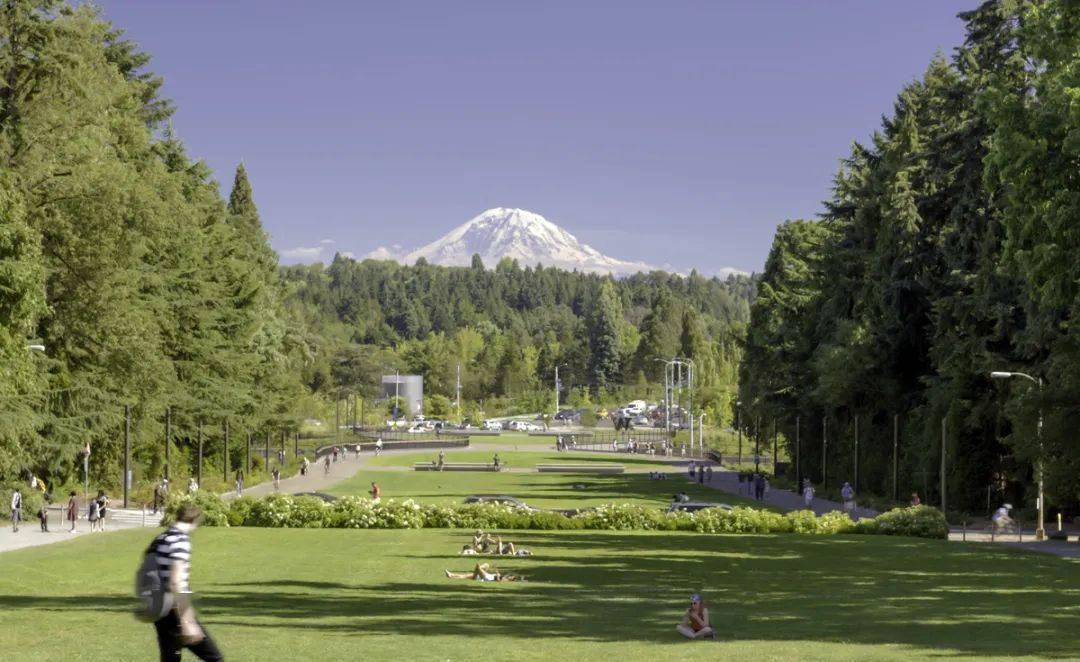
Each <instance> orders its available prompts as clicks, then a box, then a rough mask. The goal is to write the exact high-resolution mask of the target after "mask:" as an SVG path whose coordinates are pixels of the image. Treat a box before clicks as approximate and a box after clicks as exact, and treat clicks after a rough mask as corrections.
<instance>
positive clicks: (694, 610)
mask: <svg viewBox="0 0 1080 662" xmlns="http://www.w3.org/2000/svg"><path fill="white" fill-rule="evenodd" d="M675 629H676V630H678V631H679V634H681V635H682V636H684V637H686V638H687V639H704V638H705V637H711V638H713V639H716V630H714V629H713V628H712V625H710V624H709V608H708V607H706V606H705V601H704V600H702V599H701V596H700V595H698V594H697V593H695V594H693V595H691V596H690V608H689V609H687V610H686V613H685V614H683V619H682V621H681V622H680V623H679V624H678V625H677V626H676V627H675Z"/></svg>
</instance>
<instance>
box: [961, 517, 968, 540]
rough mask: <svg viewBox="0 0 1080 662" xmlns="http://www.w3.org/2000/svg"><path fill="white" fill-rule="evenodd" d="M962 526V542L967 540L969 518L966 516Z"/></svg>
mask: <svg viewBox="0 0 1080 662" xmlns="http://www.w3.org/2000/svg"><path fill="white" fill-rule="evenodd" d="M962 526H963V527H964V528H963V529H962V531H961V533H960V540H961V542H967V519H966V518H965V519H964V521H963V525H962Z"/></svg>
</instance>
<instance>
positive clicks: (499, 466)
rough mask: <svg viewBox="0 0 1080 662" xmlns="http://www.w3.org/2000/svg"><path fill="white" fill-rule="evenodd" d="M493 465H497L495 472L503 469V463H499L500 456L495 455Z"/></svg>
mask: <svg viewBox="0 0 1080 662" xmlns="http://www.w3.org/2000/svg"><path fill="white" fill-rule="evenodd" d="M492 464H493V465H495V471H498V470H499V469H501V468H502V462H500V461H499V454H498V453H495V457H494V458H492Z"/></svg>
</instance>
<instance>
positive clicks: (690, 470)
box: [686, 460, 696, 480]
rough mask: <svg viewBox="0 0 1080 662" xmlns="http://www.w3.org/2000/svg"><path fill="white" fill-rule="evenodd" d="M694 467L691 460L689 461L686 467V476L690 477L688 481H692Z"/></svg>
mask: <svg viewBox="0 0 1080 662" xmlns="http://www.w3.org/2000/svg"><path fill="white" fill-rule="evenodd" d="M695 466H696V465H695V464H694V461H693V460H690V463H689V464H687V465H686V475H687V476H689V477H690V480H694V468H695Z"/></svg>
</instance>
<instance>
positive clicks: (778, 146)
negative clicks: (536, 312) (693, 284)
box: [97, 0, 978, 273]
mask: <svg viewBox="0 0 1080 662" xmlns="http://www.w3.org/2000/svg"><path fill="white" fill-rule="evenodd" d="M97 4H98V6H100V7H102V8H103V11H104V13H105V16H106V17H107V18H108V19H110V20H111V21H113V22H114V23H115V24H116V25H117V26H119V27H121V28H123V29H125V30H126V32H127V36H128V38H130V39H132V40H134V41H135V42H137V43H138V44H139V45H140V46H141V48H142V49H143V50H144V51H146V52H148V53H150V54H151V56H152V57H153V60H152V61H151V64H150V67H151V69H152V70H153V71H155V72H156V73H157V74H159V75H161V76H163V77H164V79H165V86H164V92H163V93H164V95H165V96H167V97H169V98H171V99H173V100H174V101H175V102H176V104H177V106H178V111H177V113H176V115H175V116H174V118H173V129H174V131H175V132H176V134H177V135H178V136H179V137H180V138H181V139H182V140H183V141H184V142H185V144H186V145H187V146H188V150H189V153H190V154H191V155H193V156H195V157H196V158H200V159H203V160H205V161H206V162H207V163H208V164H209V165H210V166H211V167H212V168H213V169H214V172H215V173H216V176H217V178H218V180H219V181H220V182H221V184H222V186H223V191H224V193H225V194H227V193H228V187H229V186H230V185H231V182H232V176H233V171H234V169H235V167H236V165H237V164H238V163H239V162H241V161H243V163H244V164H245V167H246V168H247V170H248V173H249V175H250V177H251V180H252V186H253V187H254V191H255V200H256V203H257V204H258V206H259V210H260V213H261V217H262V221H263V224H264V226H265V227H266V229H267V231H268V232H269V233H270V235H271V241H272V243H273V246H274V248H276V249H277V250H278V251H279V252H280V253H281V255H282V262H283V263H286V264H288V263H294V262H297V261H314V260H317V259H321V260H323V261H329V260H330V259H332V257H333V254H334V253H335V252H342V253H348V254H352V255H355V256H357V257H360V256H363V255H364V254H365V253H367V252H368V251H371V250H373V249H375V248H376V247H378V246H382V245H400V246H403V247H405V248H416V247H418V246H420V245H423V244H426V243H428V242H430V241H433V240H435V239H436V238H438V237H440V236H442V235H443V234H445V233H446V232H448V231H449V230H450V229H452V228H454V227H456V226H457V225H460V224H461V223H464V222H465V221H467V220H468V219H470V218H472V217H473V216H475V215H477V214H479V213H480V212H482V211H484V210H485V209H488V208H491V207H520V208H523V209H528V210H530V211H534V212H536V213H539V214H541V215H543V216H545V217H546V218H548V220H551V221H553V222H555V223H558V224H559V225H561V226H563V227H565V228H566V229H567V230H569V231H570V232H571V233H573V234H574V235H575V236H577V237H578V239H580V240H582V241H584V242H586V243H588V244H590V245H592V246H593V247H594V248H596V249H598V250H600V251H601V252H603V253H605V254H608V255H611V256H613V257H617V258H621V259H626V260H640V261H644V262H648V263H650V264H656V265H666V266H668V267H670V268H673V269H676V270H680V271H685V270H689V269H690V268H697V269H698V270H700V271H702V272H703V273H712V272H717V271H719V270H720V269H721V268H724V267H734V268H737V269H742V270H745V271H760V270H761V268H762V267H763V265H764V262H765V258H766V256H767V255H768V250H769V246H770V243H771V241H772V234H773V231H774V230H775V228H776V226H777V224H779V223H781V222H783V221H784V220H785V219H791V218H812V217H814V216H815V215H817V214H818V213H820V211H821V209H822V205H821V201H822V200H825V199H827V198H828V197H829V193H830V185H831V181H832V177H833V175H834V174H835V172H836V170H837V167H838V164H839V159H840V158H842V157H843V156H845V155H846V154H847V153H848V151H849V148H850V145H851V142H852V141H853V140H866V139H867V138H868V137H869V136H870V135H871V134H872V133H873V131H874V130H875V128H877V127H878V126H879V125H880V120H881V116H882V114H885V113H889V112H890V111H891V108H892V104H893V101H894V99H895V97H896V95H897V93H898V92H899V90H900V88H901V86H902V85H904V84H905V83H907V82H909V81H911V80H913V79H915V78H917V77H918V76H920V75H921V74H922V72H923V71H924V70H925V69H926V66H927V64H928V63H929V61H930V59H931V58H932V57H933V56H934V54H935V53H936V52H938V51H940V52H942V53H945V54H947V55H948V54H951V52H952V49H953V48H954V47H955V46H956V45H958V44H959V43H960V42H961V41H962V39H963V26H962V24H961V23H960V21H959V20H958V19H956V18H955V15H956V13H957V12H959V11H963V10H965V9H970V8H972V7H974V6H975V5H976V4H978V0H965V1H962V2H961V1H957V0H904V2H892V1H885V0H827V1H826V0H819V1H816V2H811V1H806V0H802V1H796V0H791V1H781V0H745V1H742V2H728V1H722V0H711V1H704V2H694V1H686V0H665V1H660V0H653V1H650V2H639V1H637V0H618V1H614V2H607V1H599V0H597V1H592V0H577V1H570V2H566V1H563V0H545V1H544V2H517V1H513V0H492V1H489V2H474V1H469V0H455V1H453V2H447V1H446V0H436V1H432V2H426V1H424V2H422V1H418V0H417V1H412V0H401V1H398V2H375V1H373V0H353V1H334V2H331V1H329V0H309V1H308V2H295V1H294V0H289V1H279V0H228V1H227V2H220V1H215V0H152V1H147V0H98V2H97Z"/></svg>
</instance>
